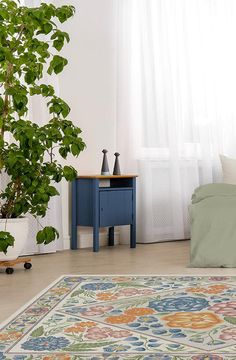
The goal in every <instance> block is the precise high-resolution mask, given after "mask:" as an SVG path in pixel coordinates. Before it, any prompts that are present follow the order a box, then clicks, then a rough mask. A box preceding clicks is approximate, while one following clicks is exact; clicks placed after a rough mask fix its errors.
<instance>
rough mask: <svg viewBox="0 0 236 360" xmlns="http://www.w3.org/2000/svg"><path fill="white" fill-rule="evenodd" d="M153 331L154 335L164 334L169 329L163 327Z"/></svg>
mask: <svg viewBox="0 0 236 360" xmlns="http://www.w3.org/2000/svg"><path fill="white" fill-rule="evenodd" d="M152 333H153V334H154V335H163V334H166V333H167V331H166V330H164V329H163V330H162V329H160V330H152Z"/></svg>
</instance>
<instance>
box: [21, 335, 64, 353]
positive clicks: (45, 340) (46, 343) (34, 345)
mask: <svg viewBox="0 0 236 360" xmlns="http://www.w3.org/2000/svg"><path fill="white" fill-rule="evenodd" d="M69 344H70V342H69V340H67V339H66V338H64V337H55V336H48V337H45V336H42V337H39V338H35V339H29V340H27V341H26V342H24V343H23V344H22V345H21V347H22V349H24V350H34V351H36V350H42V349H43V350H44V351H46V350H59V349H64V348H65V347H66V346H68V345H69Z"/></svg>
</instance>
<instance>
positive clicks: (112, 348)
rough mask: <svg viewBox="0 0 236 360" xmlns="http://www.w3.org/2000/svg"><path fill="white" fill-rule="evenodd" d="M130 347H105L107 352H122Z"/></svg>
mask: <svg viewBox="0 0 236 360" xmlns="http://www.w3.org/2000/svg"><path fill="white" fill-rule="evenodd" d="M129 349H130V346H128V345H110V346H107V347H105V348H104V351H106V352H122V351H128V350H129Z"/></svg>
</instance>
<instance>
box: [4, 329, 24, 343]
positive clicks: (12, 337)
mask: <svg viewBox="0 0 236 360" xmlns="http://www.w3.org/2000/svg"><path fill="white" fill-rule="evenodd" d="M21 336H22V333H21V332H19V331H11V332H9V333H2V334H0V340H6V341H7V340H16V339H19V338H20V337H21Z"/></svg>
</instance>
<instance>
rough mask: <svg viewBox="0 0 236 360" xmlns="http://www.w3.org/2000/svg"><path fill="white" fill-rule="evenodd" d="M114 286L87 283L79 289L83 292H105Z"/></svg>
mask: <svg viewBox="0 0 236 360" xmlns="http://www.w3.org/2000/svg"><path fill="white" fill-rule="evenodd" d="M115 286H116V285H115V284H113V283H104V282H97V283H89V284H85V285H82V286H81V289H84V290H94V291H96V290H107V289H111V288H113V287H115Z"/></svg>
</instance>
